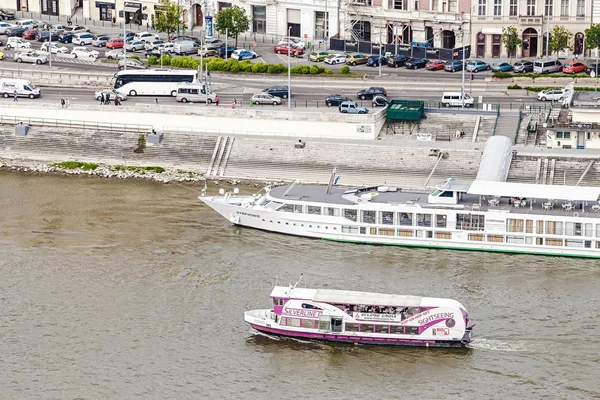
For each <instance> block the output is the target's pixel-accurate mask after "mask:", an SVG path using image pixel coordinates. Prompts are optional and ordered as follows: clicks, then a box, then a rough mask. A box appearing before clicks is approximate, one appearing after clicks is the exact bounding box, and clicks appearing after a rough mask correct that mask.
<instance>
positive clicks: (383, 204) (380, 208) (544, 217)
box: [200, 138, 600, 258]
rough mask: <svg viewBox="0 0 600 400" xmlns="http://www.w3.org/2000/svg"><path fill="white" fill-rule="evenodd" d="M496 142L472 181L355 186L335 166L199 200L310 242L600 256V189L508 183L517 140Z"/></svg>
mask: <svg viewBox="0 0 600 400" xmlns="http://www.w3.org/2000/svg"><path fill="white" fill-rule="evenodd" d="M492 139H494V140H492ZM492 139H490V141H488V143H487V145H486V150H485V152H484V156H483V158H482V161H481V165H480V168H479V172H478V175H477V179H476V180H475V181H472V182H466V181H459V180H455V179H453V178H449V179H448V180H447V181H445V182H443V183H440V184H437V185H436V186H435V188H430V189H427V188H420V189H419V188H403V187H401V186H391V185H382V186H374V187H348V186H338V185H335V184H334V182H335V180H336V172H335V170H334V171H333V172H332V175H331V179H330V182H329V185H304V184H298V183H293V184H290V185H285V186H279V187H274V188H267V189H266V192H265V193H264V194H262V195H253V196H243V195H239V194H238V193H237V190H234V193H228V192H224V191H223V190H221V194H220V195H219V196H201V197H200V200H201V201H203V202H204V203H205V204H207V205H208V206H209V207H211V208H212V209H214V210H215V211H217V212H218V213H219V214H221V215H222V216H224V217H225V218H227V219H228V220H229V221H230V222H232V223H233V224H236V225H240V226H246V227H251V228H257V229H262V230H266V231H272V232H278V233H284V234H289V235H297V236H304V237H309V238H319V239H326V240H334V241H341V242H353V243H365V244H381V245H397V246H409V247H430V248H440V249H456V250H478V251H493V252H506V253H529V254H537V255H555V256H570V257H584V258H600V204H599V202H598V200H599V198H600V188H598V187H581V186H558V185H538V184H525V183H509V182H506V176H507V175H508V168H509V167H510V160H511V158H512V150H511V146H510V143H507V142H505V141H504V139H507V138H492Z"/></svg>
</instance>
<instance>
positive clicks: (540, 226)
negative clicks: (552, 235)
mask: <svg viewBox="0 0 600 400" xmlns="http://www.w3.org/2000/svg"><path fill="white" fill-rule="evenodd" d="M535 233H544V221H538V222H537V230H536V231H535Z"/></svg>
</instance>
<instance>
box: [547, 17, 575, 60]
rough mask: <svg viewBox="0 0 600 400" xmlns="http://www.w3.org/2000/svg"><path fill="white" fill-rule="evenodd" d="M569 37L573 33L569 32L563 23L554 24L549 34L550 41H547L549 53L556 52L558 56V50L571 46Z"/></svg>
mask: <svg viewBox="0 0 600 400" xmlns="http://www.w3.org/2000/svg"><path fill="white" fill-rule="evenodd" d="M571 39H573V34H572V33H571V32H569V31H568V30H567V29H566V28H565V27H564V26H563V25H556V26H555V27H554V28H552V33H551V34H550V42H549V43H548V47H549V52H550V54H552V53H554V52H556V56H557V57H558V52H559V50H562V49H566V48H569V49H570V48H571Z"/></svg>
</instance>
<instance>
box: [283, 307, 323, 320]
mask: <svg viewBox="0 0 600 400" xmlns="http://www.w3.org/2000/svg"><path fill="white" fill-rule="evenodd" d="M322 312H323V311H321V310H310V309H308V310H307V309H303V308H286V309H285V310H283V314H286V315H293V316H296V317H310V318H319V315H321V313H322Z"/></svg>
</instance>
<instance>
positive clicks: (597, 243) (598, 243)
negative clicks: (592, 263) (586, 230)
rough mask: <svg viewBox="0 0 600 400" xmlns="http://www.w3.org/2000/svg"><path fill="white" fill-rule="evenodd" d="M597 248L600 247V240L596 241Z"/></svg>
mask: <svg viewBox="0 0 600 400" xmlns="http://www.w3.org/2000/svg"><path fill="white" fill-rule="evenodd" d="M596 248H597V249H600V242H598V241H596Z"/></svg>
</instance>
